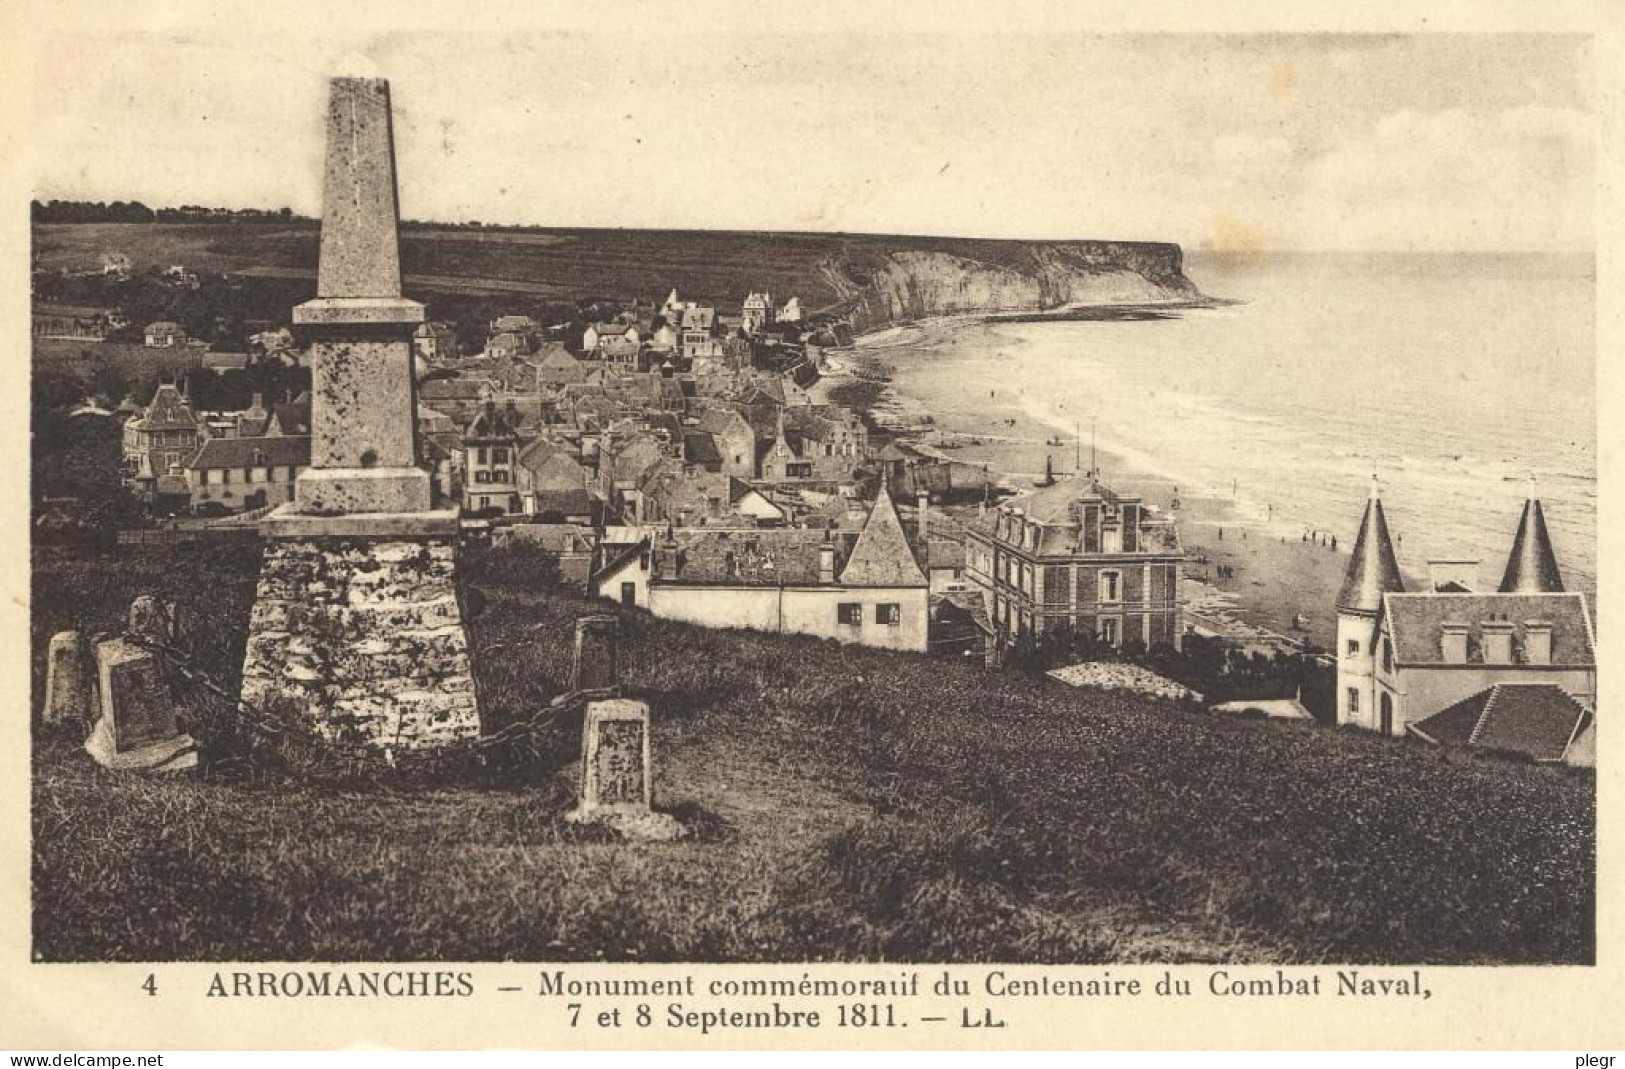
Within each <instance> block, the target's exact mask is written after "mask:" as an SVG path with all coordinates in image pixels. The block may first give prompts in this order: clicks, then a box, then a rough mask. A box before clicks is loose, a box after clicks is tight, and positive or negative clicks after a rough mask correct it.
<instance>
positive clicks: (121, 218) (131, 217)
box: [30, 200, 310, 223]
mask: <svg viewBox="0 0 1625 1069" xmlns="http://www.w3.org/2000/svg"><path fill="white" fill-rule="evenodd" d="M30 216H31V218H32V219H33V221H34V222H36V223H292V222H309V221H310V220H309V219H307V218H306V217H305V216H302V215H295V214H294V211H293V209H292V208H276V209H267V208H210V207H207V206H204V205H201V204H183V205H181V206H180V207H178V208H157V209H154V208H149V207H147V206H146V205H145V204H142V203H141V202H140V201H138V200H132V201H122V200H115V201H113V202H111V203H105V202H103V201H99V200H98V201H88V200H52V201H44V202H41V201H37V200H36V201H33V202H32V203H31V205H30Z"/></svg>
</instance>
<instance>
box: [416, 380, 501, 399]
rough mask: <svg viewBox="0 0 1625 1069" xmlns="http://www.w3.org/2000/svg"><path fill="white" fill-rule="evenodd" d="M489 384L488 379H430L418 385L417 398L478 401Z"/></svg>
mask: <svg viewBox="0 0 1625 1069" xmlns="http://www.w3.org/2000/svg"><path fill="white" fill-rule="evenodd" d="M490 385H491V383H490V380H488V379H471V378H459V379H430V380H429V381H428V382H425V383H422V384H421V385H419V386H418V400H420V401H478V400H479V399H480V397H481V396H482V395H483V394H484V393H485V391H486V389H488V388H489V387H490Z"/></svg>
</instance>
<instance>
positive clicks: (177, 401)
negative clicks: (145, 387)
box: [136, 382, 197, 431]
mask: <svg viewBox="0 0 1625 1069" xmlns="http://www.w3.org/2000/svg"><path fill="white" fill-rule="evenodd" d="M136 426H137V427H139V428H141V429H142V430H148V431H191V430H196V429H197V419H196V417H194V416H193V415H192V409H191V407H190V406H188V405H187V403H186V399H185V398H184V397H182V396H181V391H180V390H179V389H177V388H176V387H175V386H174V385H173V384H172V383H168V382H165V383H161V384H160V385H159V386H158V389H157V391H156V392H155V393H154V394H153V395H152V404H150V405H148V406H147V411H146V413H145V414H144V415H142V416H141V417H140V418H139V419H138V420H137V421H136Z"/></svg>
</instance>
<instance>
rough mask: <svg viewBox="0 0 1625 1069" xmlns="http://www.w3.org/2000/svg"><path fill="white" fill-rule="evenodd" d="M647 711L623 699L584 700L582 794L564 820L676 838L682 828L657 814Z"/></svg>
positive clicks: (636, 836) (633, 833)
mask: <svg viewBox="0 0 1625 1069" xmlns="http://www.w3.org/2000/svg"><path fill="white" fill-rule="evenodd" d="M649 750H650V744H649V707H648V706H647V705H646V704H644V703H643V702H638V701H631V700H628V699H625V698H615V699H611V700H609V701H601V702H588V703H587V712H586V716H585V719H584V723H583V725H582V732H581V796H580V800H579V802H578V804H577V806H576V808H575V809H573V810H571V811H570V812H569V813H568V814H567V815H566V816H565V819H566V820H569V821H572V822H574V823H582V824H603V825H605V826H607V827H610V828H613V829H614V830H615V831H617V832H620V833H621V834H623V835H625V836H627V837H628V838H633V839H675V838H677V837H678V836H680V835H681V834H682V825H680V824H678V822H677V821H676V820H675V819H674V818H672V817H670V816H668V815H667V814H665V813H656V812H655V811H654V810H653V809H652V808H651V807H650V803H651V801H652V799H653V784H652V781H651V777H652V773H651V770H650V767H649V765H650V761H649Z"/></svg>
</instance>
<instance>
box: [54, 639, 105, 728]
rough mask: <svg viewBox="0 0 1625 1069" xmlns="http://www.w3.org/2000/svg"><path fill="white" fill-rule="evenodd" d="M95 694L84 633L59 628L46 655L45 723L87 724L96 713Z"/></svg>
mask: <svg viewBox="0 0 1625 1069" xmlns="http://www.w3.org/2000/svg"><path fill="white" fill-rule="evenodd" d="M94 696H95V685H94V683H92V681H91V675H90V657H89V655H88V654H87V653H86V649H85V638H84V636H83V635H81V634H80V633H79V632H77V631H58V632H57V633H56V634H54V635H52V636H51V644H50V647H49V648H48V650H47V653H46V656H45V708H44V711H43V712H42V714H41V715H42V717H43V718H44V721H45V723H46V724H47V725H53V726H54V725H57V724H79V725H83V724H85V723H86V722H87V721H89V720H90V718H91V716H92V715H93V714H92V709H91V703H92V701H93V700H94ZM80 730H83V727H82V726H81V728H80Z"/></svg>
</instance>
